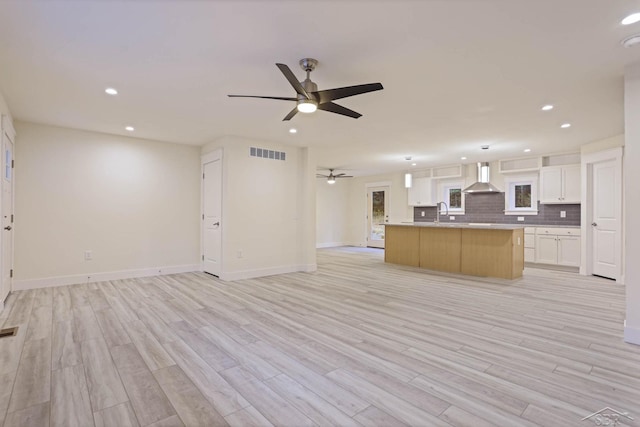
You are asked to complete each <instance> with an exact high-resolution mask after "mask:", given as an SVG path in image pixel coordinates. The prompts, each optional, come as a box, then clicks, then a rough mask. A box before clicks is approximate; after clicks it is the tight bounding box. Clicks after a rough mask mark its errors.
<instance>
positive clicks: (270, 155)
mask: <svg viewBox="0 0 640 427" xmlns="http://www.w3.org/2000/svg"><path fill="white" fill-rule="evenodd" d="M249 155H250V156H251V157H262V158H263V159H271V160H286V158H287V155H286V153H285V152H284V151H273V150H267V149H266V148H256V147H251V148H249Z"/></svg>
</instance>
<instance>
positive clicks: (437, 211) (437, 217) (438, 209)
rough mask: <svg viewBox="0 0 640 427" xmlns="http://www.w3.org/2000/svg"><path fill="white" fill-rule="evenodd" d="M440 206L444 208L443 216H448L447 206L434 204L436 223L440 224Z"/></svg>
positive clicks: (443, 203) (441, 203)
mask: <svg viewBox="0 0 640 427" xmlns="http://www.w3.org/2000/svg"><path fill="white" fill-rule="evenodd" d="M440 206H444V209H445V211H446V213H445V215H449V206H448V205H447V204H446V203H445V202H438V203H436V220H435V222H436V223H439V222H440Z"/></svg>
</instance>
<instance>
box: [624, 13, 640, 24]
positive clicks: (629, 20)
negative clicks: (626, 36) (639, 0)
mask: <svg viewBox="0 0 640 427" xmlns="http://www.w3.org/2000/svg"><path fill="white" fill-rule="evenodd" d="M638 21H640V13H632V14H631V15H629V16H627V17H626V18H624V19H623V20H622V22H620V23H621V24H622V25H631V24H635V23H636V22H638Z"/></svg>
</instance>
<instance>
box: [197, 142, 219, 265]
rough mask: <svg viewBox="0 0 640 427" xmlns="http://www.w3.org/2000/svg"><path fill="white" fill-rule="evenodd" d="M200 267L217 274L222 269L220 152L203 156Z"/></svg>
mask: <svg viewBox="0 0 640 427" xmlns="http://www.w3.org/2000/svg"><path fill="white" fill-rule="evenodd" d="M202 173H203V175H202V199H203V200H202V233H203V236H202V268H203V270H204V271H205V272H207V273H211V274H213V275H216V276H219V275H220V272H221V271H222V152H221V151H220V150H218V151H216V152H214V153H211V154H208V155H207V156H206V157H205V158H203V165H202Z"/></svg>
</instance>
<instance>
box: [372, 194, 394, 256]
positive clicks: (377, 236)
mask: <svg viewBox="0 0 640 427" xmlns="http://www.w3.org/2000/svg"><path fill="white" fill-rule="evenodd" d="M367 206H368V208H367V246H369V247H372V248H384V231H385V230H384V224H385V223H387V222H389V187H371V188H369V189H368V191H367Z"/></svg>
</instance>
